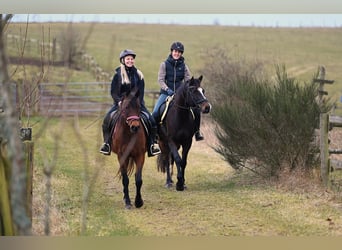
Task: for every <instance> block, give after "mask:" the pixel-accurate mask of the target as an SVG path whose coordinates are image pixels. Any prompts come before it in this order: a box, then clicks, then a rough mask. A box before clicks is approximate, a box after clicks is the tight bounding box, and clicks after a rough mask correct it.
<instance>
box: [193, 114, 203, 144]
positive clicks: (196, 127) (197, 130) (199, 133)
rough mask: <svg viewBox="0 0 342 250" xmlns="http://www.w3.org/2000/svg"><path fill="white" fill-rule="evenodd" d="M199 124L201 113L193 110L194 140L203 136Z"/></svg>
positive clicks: (200, 139) (198, 139) (201, 138)
mask: <svg viewBox="0 0 342 250" xmlns="http://www.w3.org/2000/svg"><path fill="white" fill-rule="evenodd" d="M200 125H201V114H200V113H199V112H195V139H196V141H202V140H204V137H203V135H202V133H201V131H200Z"/></svg>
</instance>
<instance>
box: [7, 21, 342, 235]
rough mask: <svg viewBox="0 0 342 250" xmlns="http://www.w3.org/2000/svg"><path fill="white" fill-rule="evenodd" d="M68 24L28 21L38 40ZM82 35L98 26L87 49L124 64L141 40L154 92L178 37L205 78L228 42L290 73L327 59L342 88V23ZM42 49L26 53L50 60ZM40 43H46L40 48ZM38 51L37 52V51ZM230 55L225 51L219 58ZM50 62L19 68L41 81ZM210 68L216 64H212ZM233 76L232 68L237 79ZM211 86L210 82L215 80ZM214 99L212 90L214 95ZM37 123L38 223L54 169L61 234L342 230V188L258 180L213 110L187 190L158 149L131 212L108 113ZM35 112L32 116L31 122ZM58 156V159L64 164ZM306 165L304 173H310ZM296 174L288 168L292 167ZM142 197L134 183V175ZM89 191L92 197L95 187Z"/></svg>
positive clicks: (134, 28) (302, 73)
mask: <svg viewBox="0 0 342 250" xmlns="http://www.w3.org/2000/svg"><path fill="white" fill-rule="evenodd" d="M66 25H67V24H63V23H54V24H47V23H45V24H37V23H32V24H31V23H30V24H29V26H28V38H32V39H33V38H34V39H43V37H44V40H45V41H48V40H50V41H51V40H52V39H53V38H54V37H57V36H58V34H59V33H60V32H61V30H62V29H65V27H66ZM73 25H74V27H75V28H76V30H77V31H78V32H80V34H81V35H82V37H86V34H87V33H90V36H89V39H88V40H87V41H86V47H85V48H86V50H87V52H88V53H89V54H91V55H93V56H94V57H95V59H96V61H97V62H98V63H99V65H100V66H101V67H102V68H104V69H105V70H106V71H107V72H112V71H113V69H114V68H115V67H116V66H117V65H118V59H117V55H118V54H119V52H120V51H121V50H122V49H124V48H131V49H134V50H135V51H136V52H137V54H138V56H137V61H136V64H137V66H138V67H139V68H140V69H141V70H142V71H143V72H144V75H145V80H146V88H147V89H155V90H157V89H158V84H157V81H156V78H157V71H158V68H159V64H160V62H161V61H163V60H164V59H165V58H166V56H167V55H168V53H169V46H170V44H171V43H172V41H174V40H180V41H182V42H183V43H184V44H185V54H184V55H185V57H186V61H187V62H188V64H189V66H190V68H191V70H192V72H193V74H194V75H198V74H200V73H203V72H202V68H203V65H204V62H205V60H206V56H207V52H206V51H207V50H210V49H212V48H215V47H222V48H225V49H226V50H227V51H228V52H229V54H230V55H231V57H232V58H234V59H236V60H238V59H239V58H241V59H242V58H243V59H247V60H252V61H253V60H258V61H262V62H263V63H264V64H265V66H266V69H267V70H269V71H270V72H272V70H273V66H274V64H277V63H281V64H286V66H287V69H288V72H289V74H291V75H292V76H295V77H298V78H299V79H301V80H305V81H310V80H311V77H312V75H313V74H314V73H315V71H316V70H317V67H318V66H319V65H324V66H325V67H326V71H327V75H326V78H327V79H333V80H335V83H334V84H333V85H331V86H327V88H326V89H327V90H328V92H329V96H331V97H333V98H336V99H338V98H339V96H341V95H342V73H341V72H342V71H341V70H340V69H341V67H342V61H341V60H340V55H341V54H342V53H341V52H342V47H341V46H340V44H342V36H341V32H342V30H341V29H339V28H312V29H310V28H305V29H304V28H256V27H223V26H180V25H138V24H88V23H80V24H73ZM24 31H25V24H10V25H9V27H8V29H7V34H11V35H19V34H20V33H21V34H23V33H24ZM7 45H8V54H9V55H11V56H18V47H20V45H19V44H16V42H12V43H11V41H10V40H8V41H7ZM35 50H37V48H32V47H31V49H30V52H27V53H26V54H24V56H28V57H36V58H39V57H40V55H39V53H35V52H34V51H35ZM37 51H38V50H37ZM37 51H36V52H37ZM217 63H220V55H217ZM41 69H42V68H41V67H33V66H26V65H25V66H19V67H18V66H17V65H11V66H10V75H11V77H12V80H15V81H18V80H19V79H25V80H27V81H33V82H34V79H36V78H37V74H39V73H40V72H41ZM44 74H45V78H46V79H48V80H49V81H50V82H64V81H75V82H77V81H87V82H89V81H95V79H93V78H92V75H91V74H90V73H89V72H87V71H82V70H81V71H69V70H65V69H64V68H60V67H53V66H50V67H49V68H45V69H44ZM204 77H205V72H204ZM227 77H229V76H227ZM204 86H205V87H206V88H210V83H209V82H207V81H206V79H204ZM209 98H210V97H209ZM23 119H24V120H23V122H24V123H25V124H29V125H31V126H32V127H33V133H34V137H33V139H34V142H35V155H34V190H33V231H34V233H35V234H38V235H43V234H44V223H46V218H45V217H44V215H45V213H46V210H45V209H46V201H47V199H46V195H47V194H46V191H47V185H46V184H48V183H49V182H47V179H46V176H45V175H44V173H46V171H47V170H53V172H52V179H51V192H52V193H51V204H50V206H49V208H50V211H49V212H50V213H49V215H50V216H49V219H50V227H51V228H50V229H51V235H67V236H77V235H91V236H100V235H101V236H102V235H105V236H113V235H143V236H166V235H168V236H190V235H209V236H217V235H228V236H237V235H239V236H252V235H265V236H275V235H278V236H341V235H342V227H341V225H342V205H341V197H340V195H339V194H336V193H333V192H331V191H326V190H325V189H324V188H323V187H322V186H321V185H320V184H319V183H315V182H314V179H313V180H311V179H306V178H305V177H304V176H303V177H302V178H300V177H298V176H294V177H292V176H290V175H288V178H285V179H284V180H280V181H278V182H273V181H268V182H266V181H265V180H260V179H258V178H256V177H254V178H253V179H251V178H250V176H249V174H248V173H245V172H241V173H237V172H234V171H233V170H232V169H231V168H230V167H229V166H228V165H227V163H226V162H225V161H223V160H222V159H221V157H220V156H219V155H218V154H216V153H215V151H214V150H213V149H212V146H213V145H214V144H215V143H216V140H215V136H214V134H213V131H214V130H215V128H214V127H213V126H212V125H210V116H207V117H206V119H204V121H203V126H202V127H203V129H202V130H203V132H204V135H205V138H206V139H205V141H203V142H194V144H193V147H192V149H191V152H190V155H189V164H188V168H187V170H186V184H187V186H188V189H187V190H186V191H185V192H176V191H175V189H171V190H168V189H165V188H164V182H165V177H164V176H163V175H162V174H161V173H159V172H157V169H156V163H155V160H156V159H155V158H147V159H146V163H145V166H144V171H143V181H144V184H143V188H142V195H143V198H144V200H145V205H144V206H143V207H142V208H141V209H132V210H130V211H127V210H125V209H124V204H123V201H122V197H123V194H122V185H121V180H120V179H119V178H118V177H116V173H117V170H118V166H117V161H116V157H115V156H114V155H112V156H110V157H105V156H102V155H100V154H99V153H98V149H99V147H100V143H101V142H102V137H101V119H98V120H96V118H78V117H71V118H55V119H51V120H49V122H48V123H47V124H45V123H44V121H45V119H44V118H40V117H30V119H29V120H28V118H27V117H23ZM27 120H28V121H27ZM55 160H56V161H55ZM298 174H300V173H298ZM285 176H286V175H285ZM130 189H131V194H132V196H134V194H135V192H134V180H133V178H131V183H130ZM88 192H89V194H90V196H88Z"/></svg>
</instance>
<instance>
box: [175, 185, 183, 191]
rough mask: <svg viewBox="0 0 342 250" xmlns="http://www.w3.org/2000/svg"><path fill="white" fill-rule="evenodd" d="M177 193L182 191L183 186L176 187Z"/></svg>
mask: <svg viewBox="0 0 342 250" xmlns="http://www.w3.org/2000/svg"><path fill="white" fill-rule="evenodd" d="M176 190H177V191H184V185H176Z"/></svg>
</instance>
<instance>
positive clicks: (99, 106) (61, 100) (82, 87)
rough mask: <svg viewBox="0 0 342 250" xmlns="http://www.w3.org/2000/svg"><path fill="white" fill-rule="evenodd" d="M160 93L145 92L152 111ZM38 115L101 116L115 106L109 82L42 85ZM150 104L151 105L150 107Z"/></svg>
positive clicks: (40, 87) (40, 85) (40, 86)
mask: <svg viewBox="0 0 342 250" xmlns="http://www.w3.org/2000/svg"><path fill="white" fill-rule="evenodd" d="M158 95H159V91H152V90H145V101H146V102H147V107H148V108H149V109H150V110H152V108H153V106H154V104H155V101H156V98H157V97H158ZM39 97H40V98H39V103H38V110H37V111H38V113H39V114H41V115H50V116H59V115H62V114H63V115H75V114H78V115H84V116H91V115H99V114H101V113H104V112H106V111H107V110H108V109H109V108H110V107H111V106H112V104H113V100H112V98H111V96H110V83H109V82H85V83H79V82H73V83H40V84H39ZM148 104H149V105H148Z"/></svg>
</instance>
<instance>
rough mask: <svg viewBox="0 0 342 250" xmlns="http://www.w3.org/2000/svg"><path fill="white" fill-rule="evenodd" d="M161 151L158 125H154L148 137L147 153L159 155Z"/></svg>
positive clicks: (149, 155)
mask: <svg viewBox="0 0 342 250" xmlns="http://www.w3.org/2000/svg"><path fill="white" fill-rule="evenodd" d="M160 153H161V151H160V149H159V145H158V144H157V127H156V126H153V127H151V131H150V134H149V138H148V149H147V155H148V157H151V156H154V155H158V154H160Z"/></svg>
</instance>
